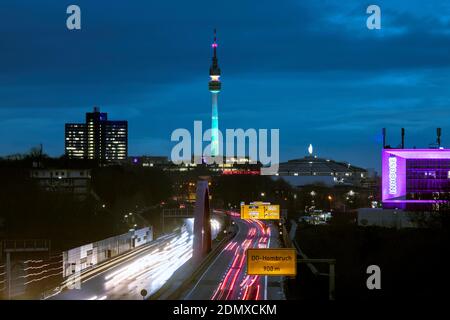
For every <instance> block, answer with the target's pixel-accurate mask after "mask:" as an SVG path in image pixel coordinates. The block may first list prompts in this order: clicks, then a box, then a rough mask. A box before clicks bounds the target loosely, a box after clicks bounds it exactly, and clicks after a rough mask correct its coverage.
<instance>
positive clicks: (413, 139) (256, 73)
mask: <svg viewBox="0 0 450 320" xmlns="http://www.w3.org/2000/svg"><path fill="white" fill-rule="evenodd" d="M111 2H112V1H98V0H97V1H81V0H78V1H54V0H53V1H52V0H40V1H32V0H28V1H26V0H17V1H3V2H2V3H1V4H0V13H1V16H2V18H1V19H0V39H1V40H0V155H6V154H11V153H16V152H26V151H27V150H28V149H29V148H31V147H32V146H34V145H37V144H39V143H43V145H44V149H45V151H46V152H47V153H49V154H51V155H55V156H56V155H61V154H62V153H63V152H64V123H65V122H76V121H82V120H83V118H84V113H85V112H86V111H89V110H91V109H92V107H93V106H94V105H98V106H100V108H101V109H102V111H105V112H108V114H109V117H110V118H112V119H117V120H128V121H129V143H130V145H129V153H130V155H138V154H153V155H169V154H170V150H171V148H172V147H173V145H174V143H171V142H170V134H171V132H172V131H173V130H174V129H176V128H188V129H191V128H192V126H193V121H194V120H203V121H204V122H205V125H206V124H209V116H210V111H211V110H210V108H211V107H210V94H209V92H208V89H207V88H208V87H207V82H208V68H209V65H210V58H211V47H210V43H211V40H212V29H213V28H215V27H216V28H217V29H218V38H219V48H218V49H219V52H218V54H219V64H220V66H221V69H222V81H223V82H222V88H223V89H222V92H221V94H220V97H219V114H220V127H221V129H224V128H244V129H245V128H269V129H270V128H279V129H280V153H281V158H282V159H283V160H287V159H292V158H295V157H302V156H304V155H305V154H306V152H307V150H306V149H307V146H308V145H309V143H312V144H313V145H314V147H315V151H316V152H317V154H318V155H319V156H324V157H330V158H333V159H335V160H345V161H349V162H351V163H354V164H355V165H361V166H365V167H372V168H377V169H378V168H379V166H380V153H381V134H380V133H381V128H382V127H387V128H388V142H389V143H390V144H392V145H396V144H398V143H399V142H400V128H401V127H405V128H406V145H407V146H408V147H413V146H417V147H426V146H428V144H429V143H431V142H434V141H435V128H436V127H442V128H443V137H442V140H443V144H444V146H447V147H450V121H449V119H450V108H449V106H450V90H449V88H450V87H449V86H450V77H449V68H450V3H448V2H444V1H419V0H415V1H396V0H389V1H373V2H366V1H338V0H335V1H313V0H311V1H307V0H302V1H292V0H286V1H273V0H271V1H268V0H259V1H254V0H251V1H235V0H230V1H214V2H212V1H206V0H196V1H180V0H174V1H148V0H147V1H145V0H139V1H138V0H131V1H120V2H119V1H117V2H116V1H114V2H112V3H111ZM70 4H77V5H79V6H80V7H81V11H82V30H80V31H69V30H67V29H66V17H67V14H66V8H67V6H68V5H70ZM369 4H377V5H379V6H380V7H381V10H382V29H381V30H368V29H367V28H366V19H367V17H368V15H367V14H366V8H367V6H368V5H369Z"/></svg>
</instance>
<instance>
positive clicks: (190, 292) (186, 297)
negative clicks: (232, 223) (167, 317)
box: [183, 228, 242, 300]
mask: <svg viewBox="0 0 450 320" xmlns="http://www.w3.org/2000/svg"><path fill="white" fill-rule="evenodd" d="M241 232H242V230H241V228H239V231H238V233H237V234H236V235H235V236H234V237H233V239H234V238H236V237H237V235H238V234H240V233H241ZM233 239H230V241H231V240H233ZM224 252H225V250H224V249H222V251H221V252H220V254H218V255H217V257H216V258H215V259H214V261H213V262H212V263H211V264H210V265H209V266H208V268H207V269H206V271H205V272H204V273H203V274H202V276H201V277H200V279H199V280H198V281H197V283H196V284H195V286H194V287H193V288H192V290H191V291H189V293H188V294H187V295H186V296H185V298H184V299H183V300H189V299H188V297H189V296H190V295H191V294H192V292H193V291H194V290H195V289H196V288H197V286H198V284H199V283H200V282H201V281H202V280H203V277H204V276H205V275H206V274H207V273H208V271H209V269H210V268H211V266H212V265H214V264H215V263H216V261H217V259H219V257H220V256H221V255H222V254H223V253H224Z"/></svg>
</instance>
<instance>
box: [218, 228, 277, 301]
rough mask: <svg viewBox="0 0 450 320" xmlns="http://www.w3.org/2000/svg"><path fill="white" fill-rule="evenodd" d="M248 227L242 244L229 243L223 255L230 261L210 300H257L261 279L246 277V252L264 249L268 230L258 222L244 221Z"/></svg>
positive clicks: (266, 245)
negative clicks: (250, 249) (230, 257)
mask: <svg viewBox="0 0 450 320" xmlns="http://www.w3.org/2000/svg"><path fill="white" fill-rule="evenodd" d="M245 223H246V224H247V225H248V226H249V228H248V231H247V234H246V238H245V240H244V241H243V242H242V243H240V244H239V243H237V242H236V241H231V242H230V243H229V244H228V245H227V246H226V247H225V248H224V249H223V250H222V253H223V254H231V255H232V259H231V262H230V265H229V267H228V269H227V270H226V272H225V274H224V276H223V278H222V281H221V282H220V283H219V285H218V286H217V288H216V290H215V291H214V293H213V295H212V297H211V300H223V299H225V300H234V299H242V300H259V299H260V298H261V297H260V291H261V277H260V276H254V275H248V274H247V270H246V265H245V263H244V262H245V261H246V258H247V257H246V251H247V249H248V248H266V247H268V244H269V242H268V240H269V237H270V228H268V226H266V224H264V223H263V222H261V221H259V220H245Z"/></svg>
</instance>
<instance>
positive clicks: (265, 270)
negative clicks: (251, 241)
mask: <svg viewBox="0 0 450 320" xmlns="http://www.w3.org/2000/svg"><path fill="white" fill-rule="evenodd" d="M247 274H249V275H263V276H293V277H294V276H296V275H297V252H296V251H295V249H290V248H277V249H266V248H261V249H256V248H253V249H247Z"/></svg>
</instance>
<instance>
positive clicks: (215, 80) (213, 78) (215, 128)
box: [209, 29, 221, 157]
mask: <svg viewBox="0 0 450 320" xmlns="http://www.w3.org/2000/svg"><path fill="white" fill-rule="evenodd" d="M212 48H213V51H214V54H213V58H212V64H211V67H210V68H209V77H210V80H209V91H210V92H211V95H212V114H211V157H216V156H218V155H219V110H218V104H217V98H218V95H219V92H220V88H221V83H220V79H219V78H220V68H219V63H218V61H217V39H216V29H214V42H213V44H212Z"/></svg>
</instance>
